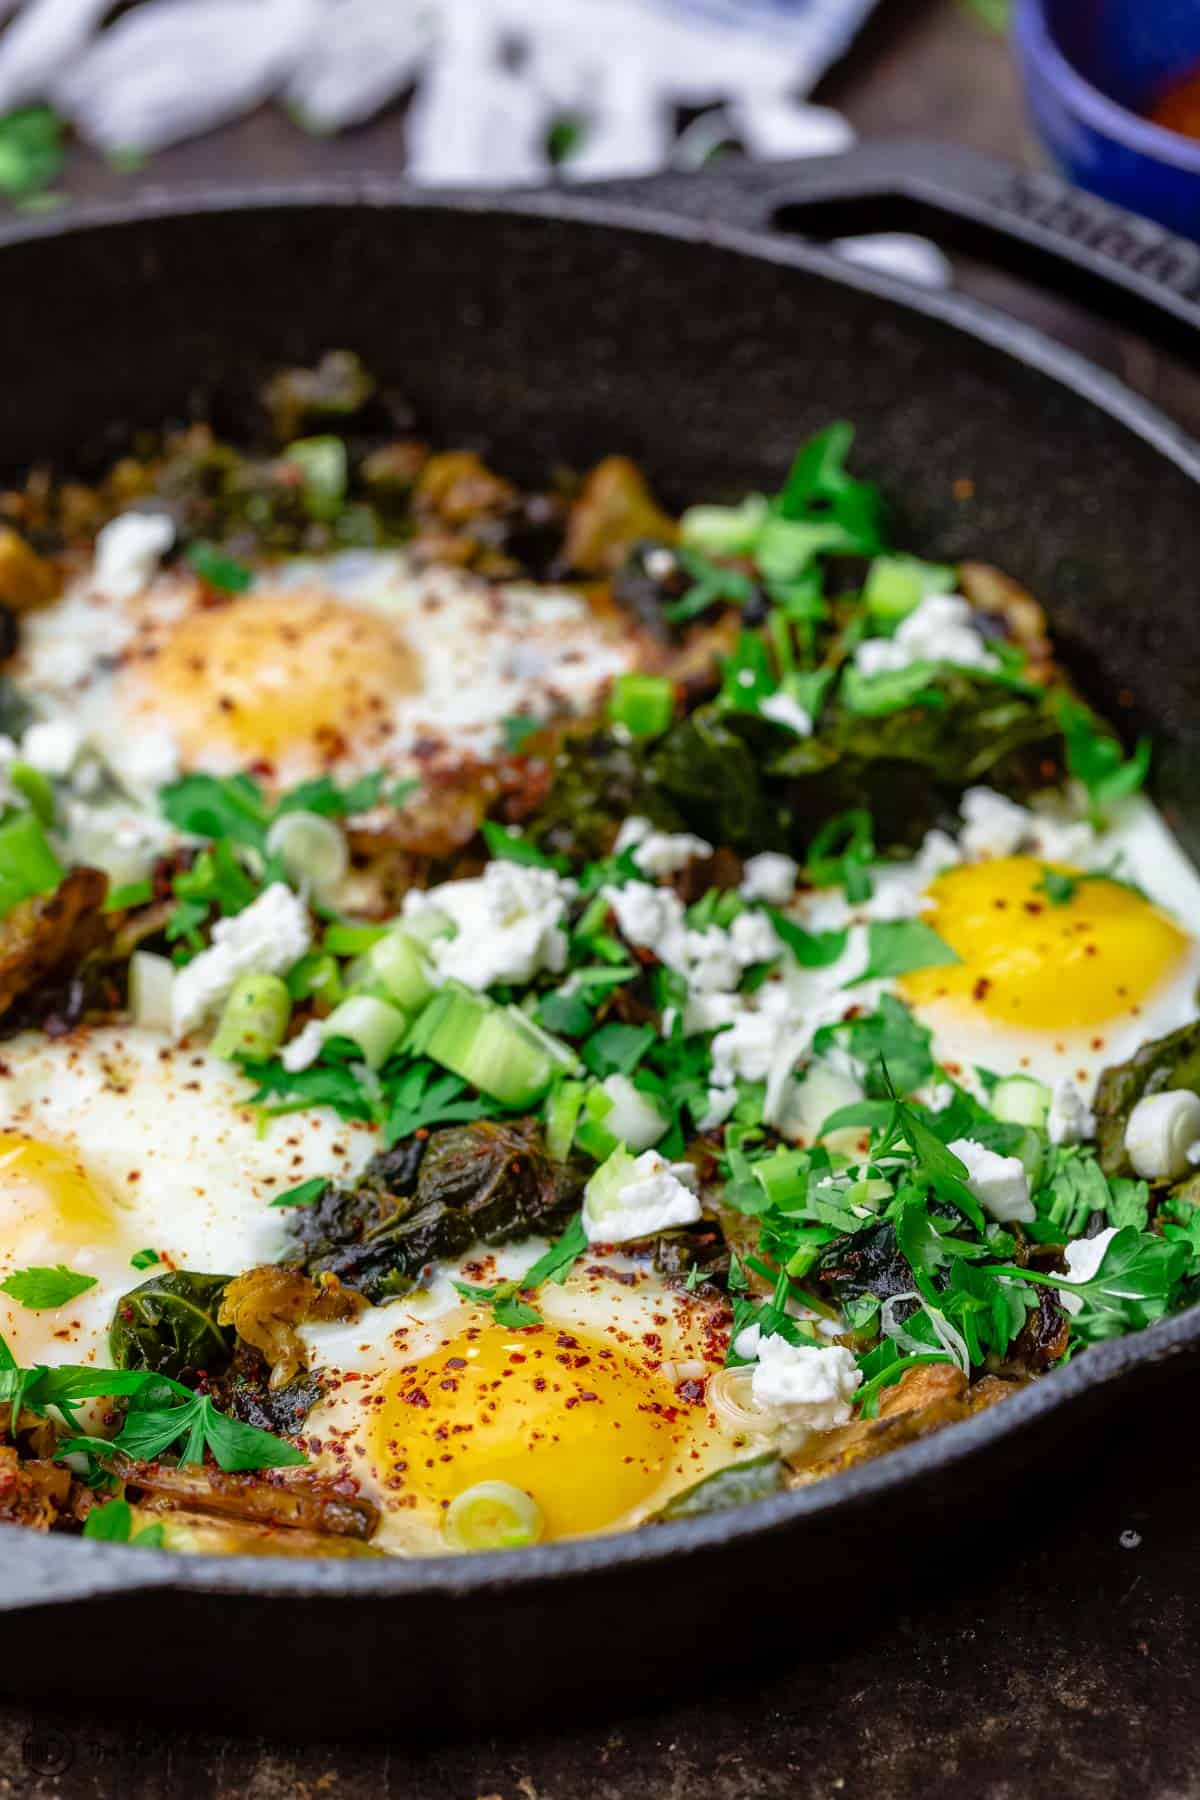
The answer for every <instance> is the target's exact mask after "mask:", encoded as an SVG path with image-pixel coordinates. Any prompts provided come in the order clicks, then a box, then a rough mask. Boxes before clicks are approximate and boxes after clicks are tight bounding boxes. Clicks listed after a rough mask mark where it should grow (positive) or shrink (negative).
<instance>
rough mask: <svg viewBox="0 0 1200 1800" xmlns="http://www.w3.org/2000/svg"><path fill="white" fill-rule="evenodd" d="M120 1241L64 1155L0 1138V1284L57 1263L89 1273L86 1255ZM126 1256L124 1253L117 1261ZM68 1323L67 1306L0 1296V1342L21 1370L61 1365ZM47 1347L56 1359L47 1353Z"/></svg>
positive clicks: (12, 1136)
mask: <svg viewBox="0 0 1200 1800" xmlns="http://www.w3.org/2000/svg"><path fill="white" fill-rule="evenodd" d="M122 1236H123V1233H122V1230H121V1221H120V1219H119V1217H118V1214H117V1211H116V1209H115V1208H114V1207H113V1206H112V1204H111V1203H110V1202H109V1201H108V1200H107V1199H106V1198H105V1196H104V1195H103V1194H102V1193H100V1192H98V1191H97V1189H96V1188H95V1187H94V1186H93V1184H92V1181H91V1179H90V1177H89V1176H88V1174H87V1172H86V1170H85V1169H84V1168H83V1166H82V1165H81V1164H80V1163H79V1162H78V1161H77V1160H76V1158H75V1157H74V1156H72V1155H71V1154H70V1152H69V1151H67V1150H63V1149H59V1148H58V1147H57V1146H56V1145H54V1144H45V1143H42V1142H41V1141H40V1140H38V1139H36V1138H25V1137H20V1136H18V1135H17V1134H16V1133H14V1132H7V1131H0V1284H2V1283H4V1282H5V1281H7V1280H8V1278H9V1277H10V1276H11V1275H13V1274H15V1273H16V1272H17V1271H18V1270H23V1269H30V1268H34V1269H36V1268H51V1269H53V1268H55V1267H56V1266H57V1265H58V1264H59V1263H62V1264H63V1265H64V1266H66V1267H67V1268H69V1269H71V1270H72V1271H73V1272H77V1273H80V1274H90V1273H91V1272H92V1271H93V1269H94V1268H95V1266H96V1264H95V1259H94V1257H93V1255H92V1254H91V1253H92V1252H93V1251H95V1250H96V1249H104V1248H106V1247H107V1248H108V1249H110V1250H111V1249H112V1248H113V1246H114V1245H117V1244H120V1242H121V1239H122ZM128 1257H129V1250H128V1249H126V1250H124V1252H123V1254H122V1257H121V1260H122V1261H123V1262H127V1261H128ZM134 1279H136V1277H135V1278H134ZM74 1316H75V1315H74V1313H73V1311H72V1310H71V1307H70V1306H68V1307H67V1308H66V1309H63V1308H54V1307H51V1308H39V1309H31V1308H29V1307H27V1306H25V1305H23V1304H22V1302H21V1300H20V1298H19V1297H15V1298H9V1297H8V1296H7V1295H5V1294H3V1293H2V1292H0V1336H2V1337H3V1338H4V1340H5V1342H6V1343H7V1345H8V1348H9V1350H10V1352H11V1353H12V1355H13V1356H15V1357H16V1359H17V1361H18V1362H21V1363H34V1362H38V1361H47V1360H48V1361H56V1360H61V1343H60V1342H59V1340H58V1333H59V1332H60V1330H62V1329H63V1328H64V1326H65V1325H67V1324H68V1323H69V1322H70V1321H71V1320H72V1318H73V1317H74ZM51 1343H53V1344H54V1345H55V1347H56V1348H58V1350H59V1355H58V1356H57V1357H55V1356H50V1355H48V1354H47V1352H48V1347H49V1344H51Z"/></svg>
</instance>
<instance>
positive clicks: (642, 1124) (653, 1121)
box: [600, 1075, 670, 1150]
mask: <svg viewBox="0 0 1200 1800" xmlns="http://www.w3.org/2000/svg"><path fill="white" fill-rule="evenodd" d="M600 1085H601V1087H602V1088H603V1090H604V1093H605V1096H606V1097H607V1099H608V1101H609V1109H608V1112H607V1113H606V1114H605V1116H604V1125H605V1127H606V1129H607V1130H608V1131H610V1132H612V1134H613V1136H614V1137H617V1138H619V1139H620V1141H621V1143H623V1144H624V1145H625V1146H626V1148H627V1149H629V1150H649V1149H650V1148H651V1146H652V1145H654V1144H657V1142H658V1140H659V1138H660V1137H662V1135H663V1133H664V1132H665V1131H666V1129H667V1127H668V1125H669V1124H670V1120H669V1119H667V1118H665V1117H664V1115H663V1114H662V1113H661V1112H659V1110H658V1108H657V1106H655V1105H654V1103H653V1101H652V1100H651V1099H650V1098H649V1096H648V1095H646V1094H643V1093H642V1092H641V1091H640V1089H638V1088H636V1087H635V1086H634V1085H633V1082H632V1081H630V1079H629V1077H628V1075H609V1076H606V1077H605V1079H604V1080H603V1081H602V1082H601V1084H600Z"/></svg>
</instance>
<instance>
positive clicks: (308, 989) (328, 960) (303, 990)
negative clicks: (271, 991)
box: [287, 950, 343, 1006]
mask: <svg viewBox="0 0 1200 1800" xmlns="http://www.w3.org/2000/svg"><path fill="white" fill-rule="evenodd" d="M287 990H288V993H289V994H290V995H291V996H292V999H293V1000H325V1001H327V1002H328V1003H329V1005H330V1006H336V1005H337V1003H338V1001H339V1000H340V999H341V998H342V994H343V988H342V966H341V964H340V963H339V962H338V959H337V957H336V956H331V955H330V953H329V951H328V950H310V951H309V952H308V955H307V956H302V957H301V958H300V961H299V962H298V963H295V964H293V966H292V967H291V968H290V969H289V970H288V975H287Z"/></svg>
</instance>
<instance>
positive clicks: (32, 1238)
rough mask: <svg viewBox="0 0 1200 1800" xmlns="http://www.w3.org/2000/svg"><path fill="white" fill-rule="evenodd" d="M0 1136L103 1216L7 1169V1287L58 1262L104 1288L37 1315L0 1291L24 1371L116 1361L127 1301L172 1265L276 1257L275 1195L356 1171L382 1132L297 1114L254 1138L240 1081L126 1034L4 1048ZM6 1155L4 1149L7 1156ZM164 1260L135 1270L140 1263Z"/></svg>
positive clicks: (2, 1239) (3, 1224)
mask: <svg viewBox="0 0 1200 1800" xmlns="http://www.w3.org/2000/svg"><path fill="white" fill-rule="evenodd" d="M0 1055H2V1066H3V1077H4V1078H3V1080H0V1133H2V1134H4V1135H5V1141H6V1142H8V1141H9V1140H10V1139H13V1138H21V1139H30V1140H33V1142H34V1143H35V1144H36V1145H45V1146H47V1147H49V1149H50V1151H51V1152H56V1151H57V1152H63V1153H65V1155H66V1156H68V1157H70V1159H71V1160H72V1162H73V1164H74V1165H75V1168H76V1170H77V1171H78V1174H79V1176H80V1178H81V1181H82V1182H83V1183H84V1184H85V1185H87V1186H90V1188H91V1190H92V1193H93V1196H94V1200H95V1204H94V1206H91V1205H87V1204H86V1203H85V1204H84V1205H83V1207H82V1210H73V1209H71V1208H70V1207H68V1208H67V1210H66V1213H64V1210H63V1208H62V1207H60V1206H59V1205H57V1204H56V1191H55V1187H54V1183H53V1181H51V1182H50V1183H49V1184H44V1185H43V1187H42V1188H41V1190H40V1191H39V1187H38V1184H37V1182H36V1181H34V1182H33V1183H32V1184H31V1183H28V1182H25V1183H22V1182H19V1181H14V1180H13V1179H12V1171H13V1169H14V1168H15V1167H17V1166H19V1165H18V1164H15V1163H13V1162H11V1161H10V1164H9V1176H8V1178H7V1179H6V1177H5V1171H4V1168H3V1167H0V1282H3V1281H4V1280H6V1279H7V1278H8V1277H9V1276H10V1275H11V1274H12V1273H13V1272H14V1271H15V1270H19V1269H25V1268H30V1267H50V1268H53V1267H55V1266H56V1265H57V1264H59V1263H62V1264H64V1265H65V1266H66V1267H67V1268H68V1269H71V1270H73V1271H75V1272H76V1273H77V1274H80V1275H90V1276H92V1277H94V1279H95V1281H96V1286H94V1287H92V1288H89V1289H88V1290H87V1292H86V1293H83V1294H81V1295H79V1296H78V1297H77V1298H76V1299H74V1300H72V1301H70V1302H69V1303H68V1304H67V1305H65V1306H63V1307H60V1308H55V1309H51V1310H47V1311H34V1310H30V1309H29V1308H27V1307H25V1306H23V1305H21V1304H20V1303H19V1302H18V1301H17V1300H16V1299H13V1298H10V1297H9V1296H7V1295H5V1294H2V1293H0V1334H3V1336H4V1338H5V1339H6V1341H7V1342H8V1344H9V1347H10V1349H11V1350H12V1352H13V1354H14V1356H16V1357H17V1359H18V1361H19V1362H21V1363H22V1364H26V1365H28V1364H32V1363H35V1362H39V1361H40V1362H50V1363H60V1362H91V1361H95V1362H97V1363H100V1364H107V1363H108V1361H109V1357H108V1354H107V1334H108V1327H109V1323H110V1321H111V1318H112V1314H113V1309H114V1307H115V1305H116V1302H117V1300H118V1299H119V1297H120V1296H121V1295H122V1294H124V1293H126V1292H127V1291H128V1290H129V1289H130V1288H132V1287H136V1286H137V1285H138V1283H139V1282H142V1281H145V1280H147V1279H148V1278H149V1277H150V1276H151V1275H153V1274H154V1273H156V1272H161V1271H162V1270H163V1269H165V1268H170V1267H175V1268H184V1269H193V1270H197V1271H203V1272H206V1273H213V1274H237V1273H238V1272H239V1271H241V1270H244V1269H247V1268H250V1267H252V1266H254V1265H255V1264H256V1263H260V1262H274V1261H278V1260H279V1258H280V1257H281V1255H282V1253H283V1251H284V1248H285V1245H286V1237H287V1223H286V1221H287V1213H286V1211H285V1210H284V1209H282V1208H279V1209H272V1208H271V1206H270V1201H271V1199H272V1197H273V1196H274V1195H276V1194H278V1193H281V1192H283V1191H284V1190H286V1189H287V1188H290V1187H293V1186H295V1185H296V1184H297V1183H299V1182H301V1181H306V1180H308V1179H309V1178H310V1177H312V1176H316V1175H323V1176H328V1177H333V1178H338V1179H344V1178H347V1177H351V1176H353V1175H354V1174H356V1173H357V1172H358V1171H359V1170H360V1169H361V1168H362V1167H363V1165H364V1164H365V1163H366V1161H367V1160H368V1159H369V1157H370V1156H371V1154H372V1152H373V1150H374V1149H375V1147H376V1145H375V1133H374V1132H373V1131H372V1130H371V1129H370V1128H369V1127H367V1126H364V1125H358V1124H348V1123H346V1122H345V1121H343V1120H342V1119H340V1118H338V1116H337V1115H336V1114H335V1113H334V1112H332V1111H331V1110H329V1109H327V1108H314V1109H311V1110H308V1111H304V1112H296V1113H290V1114H287V1115H286V1116H284V1117H282V1118H279V1119H277V1120H275V1121H273V1122H272V1123H271V1124H270V1126H269V1127H268V1129H267V1131H266V1133H265V1134H264V1135H262V1136H260V1135H259V1132H258V1128H257V1121H256V1119H255V1117H254V1116H253V1115H252V1114H251V1113H250V1112H249V1111H248V1110H247V1109H246V1107H245V1106H244V1104H243V1102H244V1100H245V1097H246V1094H247V1092H248V1089H247V1085H246V1081H245V1078H244V1076H242V1075H241V1074H240V1072H239V1071H238V1070H237V1069H235V1068H233V1067H232V1066H231V1065H230V1064H229V1063H227V1062H222V1061H219V1060H218V1059H217V1058H216V1057H213V1056H211V1055H209V1054H208V1053H207V1052H205V1051H203V1050H195V1049H176V1048H173V1047H172V1046H170V1045H168V1044H167V1043H166V1042H165V1041H164V1040H163V1038H162V1037H161V1036H159V1035H158V1034H156V1033H153V1032H148V1031H139V1030H136V1029H134V1028H132V1027H104V1028H98V1029H92V1030H86V1029H81V1030H77V1031H75V1032H74V1033H72V1034H71V1035H70V1036H69V1037H63V1038H48V1037H43V1036H38V1035H35V1034H33V1033H24V1034H22V1035H20V1036H18V1037H15V1038H12V1039H10V1040H9V1041H8V1042H7V1043H5V1044H4V1045H3V1046H0ZM9 1147H10V1148H11V1144H10V1145H9ZM144 1249H153V1250H157V1251H158V1253H159V1255H160V1257H161V1258H162V1259H163V1260H162V1261H161V1262H160V1263H158V1264H155V1265H154V1266H153V1267H151V1268H146V1269H143V1270H138V1269H135V1268H133V1267H132V1266H131V1262H130V1258H131V1257H132V1256H133V1255H134V1254H135V1253H136V1252H137V1251H139V1250H144Z"/></svg>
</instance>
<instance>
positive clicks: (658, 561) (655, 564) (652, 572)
mask: <svg viewBox="0 0 1200 1800" xmlns="http://www.w3.org/2000/svg"><path fill="white" fill-rule="evenodd" d="M678 566H679V565H678V563H677V562H676V560H675V552H674V551H673V550H668V549H666V548H665V546H663V545H658V546H657V547H656V548H655V549H653V550H648V551H647V552H646V573H647V575H649V577H650V579H651V581H670V579H671V577H672V575H673V574H674V573H675V570H676V569H677V568H678Z"/></svg>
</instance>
